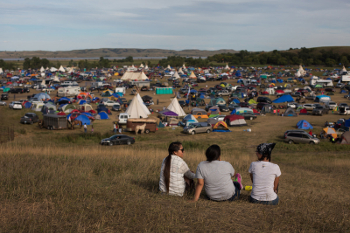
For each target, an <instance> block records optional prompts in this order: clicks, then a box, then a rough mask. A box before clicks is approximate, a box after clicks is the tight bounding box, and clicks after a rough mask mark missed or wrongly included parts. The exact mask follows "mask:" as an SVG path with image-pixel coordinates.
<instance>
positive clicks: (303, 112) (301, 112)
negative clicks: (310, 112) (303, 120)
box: [299, 108, 307, 115]
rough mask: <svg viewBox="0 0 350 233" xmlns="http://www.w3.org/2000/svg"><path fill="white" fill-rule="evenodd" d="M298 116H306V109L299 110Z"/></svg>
mask: <svg viewBox="0 0 350 233" xmlns="http://www.w3.org/2000/svg"><path fill="white" fill-rule="evenodd" d="M299 115H307V110H306V108H303V109H300V112H299Z"/></svg>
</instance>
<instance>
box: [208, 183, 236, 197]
mask: <svg viewBox="0 0 350 233" xmlns="http://www.w3.org/2000/svg"><path fill="white" fill-rule="evenodd" d="M233 185H234V186H235V195H233V196H232V197H230V198H229V199H227V200H223V201H234V200H238V199H239V196H240V195H241V186H240V185H239V183H238V182H233ZM207 197H208V196H207ZM208 199H209V200H211V201H216V200H212V199H210V197H208Z"/></svg>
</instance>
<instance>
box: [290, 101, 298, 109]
mask: <svg viewBox="0 0 350 233" xmlns="http://www.w3.org/2000/svg"><path fill="white" fill-rule="evenodd" d="M298 106H299V104H298V103H295V102H289V103H287V107H288V108H298Z"/></svg>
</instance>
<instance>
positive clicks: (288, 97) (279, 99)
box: [272, 95, 294, 104]
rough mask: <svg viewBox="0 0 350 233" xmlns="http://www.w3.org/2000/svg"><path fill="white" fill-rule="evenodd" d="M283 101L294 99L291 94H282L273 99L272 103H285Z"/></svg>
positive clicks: (292, 100)
mask: <svg viewBox="0 0 350 233" xmlns="http://www.w3.org/2000/svg"><path fill="white" fill-rule="evenodd" d="M285 102H294V99H293V97H292V96H291V95H282V96H281V97H280V98H278V99H275V100H274V101H272V103H275V104H278V103H285Z"/></svg>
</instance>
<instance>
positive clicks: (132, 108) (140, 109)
mask: <svg viewBox="0 0 350 233" xmlns="http://www.w3.org/2000/svg"><path fill="white" fill-rule="evenodd" d="M138 97H139V98H140V99H141V97H140V95H139V94H137V96H134V98H133V99H132V101H131V103H130V105H129V107H128V108H127V109H126V111H125V113H127V114H128V115H129V118H147V117H148V115H149V114H151V113H150V111H149V110H148V109H147V107H146V106H145V105H144V104H143V101H142V99H141V100H139V99H138Z"/></svg>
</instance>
